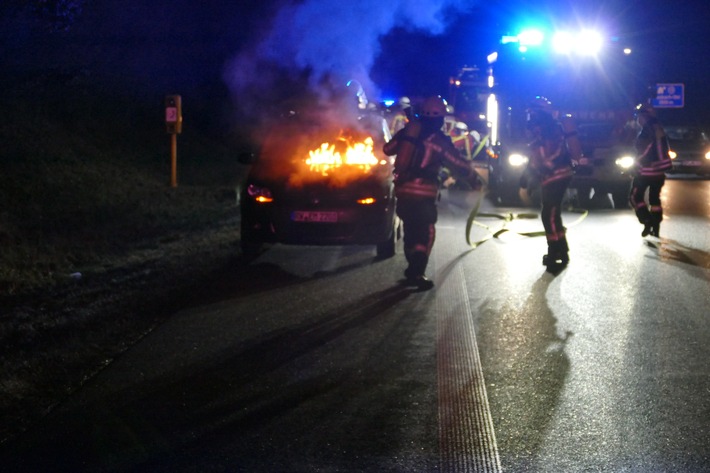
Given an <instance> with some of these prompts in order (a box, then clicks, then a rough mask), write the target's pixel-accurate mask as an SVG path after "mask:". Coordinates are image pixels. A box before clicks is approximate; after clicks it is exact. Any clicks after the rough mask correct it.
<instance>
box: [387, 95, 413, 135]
mask: <svg viewBox="0 0 710 473" xmlns="http://www.w3.org/2000/svg"><path fill="white" fill-rule="evenodd" d="M411 118H412V101H411V100H409V97H400V99H399V100H398V101H397V108H396V111H395V113H394V116H393V117H392V120H391V121H390V133H392V135H394V134H395V133H397V132H398V131H399V130H401V129H402V128H404V126H405V125H406V124H407V123H408V122H409V120H411Z"/></svg>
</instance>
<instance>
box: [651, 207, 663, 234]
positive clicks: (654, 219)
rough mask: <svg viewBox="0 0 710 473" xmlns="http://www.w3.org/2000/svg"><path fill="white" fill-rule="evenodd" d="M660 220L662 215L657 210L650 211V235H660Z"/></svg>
mask: <svg viewBox="0 0 710 473" xmlns="http://www.w3.org/2000/svg"><path fill="white" fill-rule="evenodd" d="M661 220H663V215H662V214H661V213H658V212H651V218H650V222H651V223H650V227H651V230H650V235H651V236H654V237H657V238H659V237H660V236H661V235H660V233H661Z"/></svg>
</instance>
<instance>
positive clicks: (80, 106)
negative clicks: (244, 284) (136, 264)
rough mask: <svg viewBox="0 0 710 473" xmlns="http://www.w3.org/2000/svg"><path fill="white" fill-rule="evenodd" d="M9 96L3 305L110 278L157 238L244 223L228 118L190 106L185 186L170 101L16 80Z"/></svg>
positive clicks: (183, 141) (76, 82)
mask: <svg viewBox="0 0 710 473" xmlns="http://www.w3.org/2000/svg"><path fill="white" fill-rule="evenodd" d="M3 82H4V83H2V84H0V85H2V87H3V89H2V90H3V92H2V94H0V110H2V116H3V118H2V120H0V143H3V145H2V149H0V179H1V180H2V185H1V186H0V202H1V203H2V208H0V262H1V264H0V300H1V299H3V298H4V297H6V296H12V297H14V296H17V295H22V294H24V293H29V292H32V291H34V290H37V289H38V288H42V287H47V286H52V285H56V284H61V283H63V282H66V281H67V280H68V279H69V278H70V277H71V275H75V276H77V273H86V272H97V271H98V272H100V271H105V270H107V269H110V268H111V267H113V266H114V265H116V264H120V263H119V262H121V261H123V260H124V259H125V258H126V257H127V255H128V253H129V252H130V250H131V249H132V248H135V247H136V246H140V245H151V244H152V243H151V241H152V240H154V239H156V238H166V235H169V234H174V233H176V232H181V231H189V230H191V229H195V228H200V227H204V226H209V225H210V224H212V223H214V222H215V221H218V220H220V219H223V218H225V217H226V216H227V215H228V214H229V213H231V212H234V211H235V209H234V206H229V205H225V201H229V202H231V203H233V202H234V201H235V197H234V187H235V185H236V184H237V182H238V180H239V174H240V172H241V171H242V170H241V167H240V166H239V164H237V162H236V156H237V153H238V152H239V150H238V149H237V148H238V145H235V143H236V142H237V141H238V140H237V139H236V135H230V134H228V132H227V127H226V126H224V124H223V123H220V119H221V118H222V117H221V116H220V113H221V112H220V107H224V106H226V103H225V102H222V103H221V104H218V105H217V106H216V107H215V108H213V109H210V108H209V106H210V105H214V103H209V104H208V103H207V100H202V98H201V97H197V96H183V103H184V105H183V107H184V116H185V124H184V132H183V133H182V134H181V135H179V137H178V147H177V150H178V152H177V156H178V158H177V162H178V186H177V188H171V187H170V186H169V182H170V138H169V135H168V134H167V133H166V130H165V124H164V122H163V120H164V109H163V99H164V96H161V95H156V94H153V95H151V94H145V93H144V94H139V93H134V92H123V93H120V92H118V91H117V90H115V89H111V88H108V87H106V88H101V87H97V86H96V84H92V83H91V82H90V81H89V80H88V78H81V77H52V76H49V75H44V76H39V77H23V78H17V77H13V78H5V79H4V80H3Z"/></svg>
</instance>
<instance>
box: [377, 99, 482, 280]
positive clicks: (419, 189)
mask: <svg viewBox="0 0 710 473" xmlns="http://www.w3.org/2000/svg"><path fill="white" fill-rule="evenodd" d="M445 114H446V104H445V102H444V100H443V99H442V98H441V97H439V96H436V97H429V98H428V99H426V100H425V101H424V103H423V104H422V108H421V112H420V113H419V115H418V116H417V117H416V118H414V119H412V120H411V121H410V122H409V123H408V124H407V125H406V126H405V127H404V128H403V129H402V130H400V131H399V132H397V134H395V135H394V137H392V140H390V141H389V142H387V143H386V144H385V145H384V147H383V151H384V153H385V154H386V155H388V156H394V155H396V158H395V166H394V172H395V194H396V196H397V215H398V216H399V218H401V219H402V224H403V226H404V255H405V258H406V259H407V264H408V265H407V269H406V270H405V271H404V276H405V284H407V285H408V286H414V287H417V288H419V289H420V290H428V289H431V288H432V287H434V283H433V282H432V281H431V280H430V279H428V278H427V277H426V276H425V270H426V267H427V264H428V262H429V255H430V253H431V249H432V246H433V244H434V237H435V224H436V221H437V218H438V213H437V207H436V204H437V201H438V198H439V172H440V171H441V168H442V166H444V165H445V166H446V167H448V168H449V169H451V170H453V171H454V172H455V173H456V174H457V175H459V176H461V177H462V178H463V177H466V178H472V177H474V176H475V171H474V168H473V166H472V165H471V163H469V162H467V161H465V160H464V159H462V158H461V156H460V155H459V152H458V150H457V149H456V148H455V147H454V145H453V143H451V140H450V139H449V137H448V136H446V135H445V134H444V133H443V132H442V131H441V127H442V126H443V124H444V115H445Z"/></svg>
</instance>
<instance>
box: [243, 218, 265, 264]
mask: <svg viewBox="0 0 710 473" xmlns="http://www.w3.org/2000/svg"><path fill="white" fill-rule="evenodd" d="M239 246H240V248H241V250H242V256H243V257H244V258H245V259H246V260H253V259H255V258H256V257H257V256H259V252H260V251H261V247H262V246H263V243H262V242H261V240H259V239H258V237H257V236H256V235H255V234H254V232H253V230H251V229H250V228H249V226H248V225H245V224H244V222H242V225H241V236H240V242H239Z"/></svg>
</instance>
